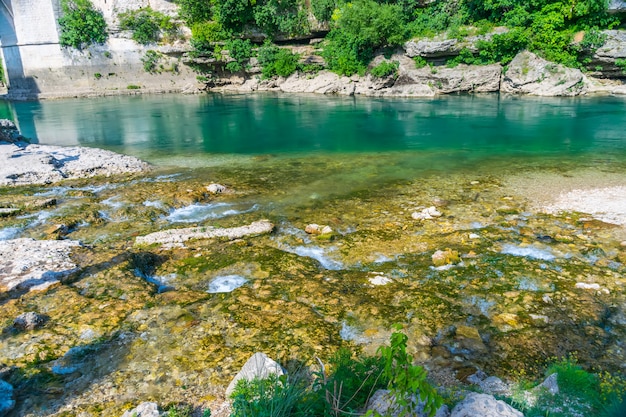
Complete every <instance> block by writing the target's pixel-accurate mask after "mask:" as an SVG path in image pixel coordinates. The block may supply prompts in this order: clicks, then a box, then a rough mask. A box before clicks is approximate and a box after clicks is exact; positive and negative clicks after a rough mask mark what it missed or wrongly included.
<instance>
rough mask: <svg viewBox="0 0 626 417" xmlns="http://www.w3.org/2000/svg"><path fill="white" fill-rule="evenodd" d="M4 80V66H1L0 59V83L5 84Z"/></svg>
mask: <svg viewBox="0 0 626 417" xmlns="http://www.w3.org/2000/svg"><path fill="white" fill-rule="evenodd" d="M5 83H6V80H5V79H4V67H3V66H2V62H1V61H0V84H5Z"/></svg>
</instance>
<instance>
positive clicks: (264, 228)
mask: <svg viewBox="0 0 626 417" xmlns="http://www.w3.org/2000/svg"><path fill="white" fill-rule="evenodd" d="M272 230H274V225H273V224H272V223H271V222H270V221H269V220H259V221H256V222H252V223H250V224H249V225H246V226H239V227H229V228H216V227H186V228H183V229H168V230H163V231H160V232H155V233H150V234H149V235H146V236H139V237H137V238H136V239H135V245H151V244H153V243H160V244H163V245H174V246H181V245H182V244H183V243H184V242H186V241H188V240H190V239H213V238H218V237H225V238H228V239H231V240H232V239H241V238H243V237H246V236H254V235H261V234H265V233H271V232H272Z"/></svg>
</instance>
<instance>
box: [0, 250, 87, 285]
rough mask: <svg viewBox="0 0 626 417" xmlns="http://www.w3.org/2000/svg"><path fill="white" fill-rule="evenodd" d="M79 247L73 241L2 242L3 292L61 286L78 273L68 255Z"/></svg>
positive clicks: (1, 271)
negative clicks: (62, 282)
mask: <svg viewBox="0 0 626 417" xmlns="http://www.w3.org/2000/svg"><path fill="white" fill-rule="evenodd" d="M78 246H80V243H79V242H77V241H74V240H35V239H30V238H22V239H12V240H3V241H0V259H2V269H0V292H2V291H10V290H12V289H14V288H21V289H30V288H32V287H34V286H38V285H41V284H47V283H50V282H58V281H59V280H60V279H62V278H64V277H66V276H67V275H69V274H70V273H72V272H74V271H75V270H76V268H77V265H76V264H75V263H74V262H73V261H72V260H71V259H70V257H69V255H70V253H71V251H72V249H74V248H75V247H78Z"/></svg>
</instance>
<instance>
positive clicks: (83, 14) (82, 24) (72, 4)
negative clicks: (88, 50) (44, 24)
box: [59, 0, 108, 49]
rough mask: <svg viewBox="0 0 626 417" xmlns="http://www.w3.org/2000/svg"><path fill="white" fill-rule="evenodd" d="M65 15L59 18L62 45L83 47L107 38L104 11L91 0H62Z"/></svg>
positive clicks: (62, 9)
mask: <svg viewBox="0 0 626 417" xmlns="http://www.w3.org/2000/svg"><path fill="white" fill-rule="evenodd" d="M61 11H62V12H63V15H62V16H61V18H60V19H59V26H60V27H61V37H60V39H59V42H60V43H61V45H62V46H70V47H73V48H76V49H83V48H84V47H86V46H89V45H91V44H94V43H104V42H106V40H107V36H108V35H107V31H106V22H105V21H104V17H103V15H102V12H101V11H99V10H96V9H95V8H94V7H93V4H91V2H90V1H89V0H61Z"/></svg>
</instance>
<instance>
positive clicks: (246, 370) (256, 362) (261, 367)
mask: <svg viewBox="0 0 626 417" xmlns="http://www.w3.org/2000/svg"><path fill="white" fill-rule="evenodd" d="M283 374H284V372H283V368H282V367H281V366H280V365H279V364H278V363H277V362H276V361H275V360H273V359H271V358H270V357H269V356H267V355H266V354H265V353H262V352H257V353H255V354H254V355H252V356H251V357H250V359H248V360H247V361H246V363H245V364H244V365H243V367H242V368H241V370H240V371H239V373H238V374H237V375H235V377H234V378H233V380H232V381H230V384H228V387H227V388H226V396H227V397H230V395H231V394H232V393H233V391H234V390H235V387H236V385H237V381H239V380H240V379H247V380H248V381H251V380H253V379H255V378H258V379H265V378H267V377H269V376H270V375H279V376H280V375H283Z"/></svg>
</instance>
